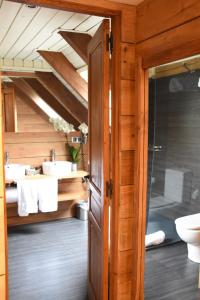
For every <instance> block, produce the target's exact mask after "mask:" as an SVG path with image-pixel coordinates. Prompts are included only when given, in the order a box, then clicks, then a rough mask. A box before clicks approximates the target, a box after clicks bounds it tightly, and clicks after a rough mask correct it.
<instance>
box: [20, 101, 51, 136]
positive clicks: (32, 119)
mask: <svg viewBox="0 0 200 300" xmlns="http://www.w3.org/2000/svg"><path fill="white" fill-rule="evenodd" d="M29 101H30V100H29ZM16 107H17V132H53V131H54V128H53V126H52V124H50V123H49V121H48V116H46V118H45V117H44V116H43V115H42V114H39V113H38V112H37V111H35V110H34V109H33V108H32V107H31V105H30V104H28V101H26V102H25V101H24V100H23V99H22V98H20V97H19V96H18V95H16Z"/></svg>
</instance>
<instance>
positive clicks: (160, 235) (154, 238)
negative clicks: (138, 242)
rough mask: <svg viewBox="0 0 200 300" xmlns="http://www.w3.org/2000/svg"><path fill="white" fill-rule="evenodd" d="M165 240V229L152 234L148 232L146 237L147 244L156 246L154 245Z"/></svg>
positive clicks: (147, 245)
mask: <svg viewBox="0 0 200 300" xmlns="http://www.w3.org/2000/svg"><path fill="white" fill-rule="evenodd" d="M164 240H165V233H164V231H162V230H160V231H156V232H154V233H152V234H147V235H146V237H145V246H146V247H149V246H154V245H160V244H162V243H163V242H164Z"/></svg>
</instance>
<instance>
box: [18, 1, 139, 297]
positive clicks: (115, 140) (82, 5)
mask: <svg viewBox="0 0 200 300" xmlns="http://www.w3.org/2000/svg"><path fill="white" fill-rule="evenodd" d="M18 2H21V3H27V4H28V3H30V4H36V5H41V6H45V7H51V8H57V9H63V10H68V11H76V12H80V13H86V14H95V15H100V16H107V17H110V16H115V17H114V18H112V22H113V23H112V30H113V32H114V43H115V47H116V48H114V49H113V65H112V71H111V72H112V94H113V104H114V106H113V128H112V133H113V137H112V149H111V151H112V164H113V170H112V178H113V184H114V194H113V198H112V207H113V208H114V209H115V211H114V212H113V211H112V219H113V220H112V224H114V225H113V226H112V227H111V245H112V246H111V252H110V260H111V263H110V268H111V270H112V273H111V283H110V291H111V292H110V294H111V296H110V299H111V300H121V299H126V300H132V299H136V298H135V286H136V282H135V281H136V278H133V277H132V275H130V274H128V273H125V274H124V273H123V272H124V271H126V272H127V270H128V271H129V270H133V269H134V264H133V263H132V262H133V261H134V257H135V256H136V255H138V257H140V253H134V251H132V250H130V251H128V252H127V251H123V253H122V252H120V253H119V251H118V236H119V220H118V219H119V207H118V205H119V200H120V185H119V178H120V172H121V170H120V168H119V154H120V149H119V136H118V133H119V122H118V121H119V111H120V110H119V103H120V97H121V95H120V93H121V88H120V72H121V62H122V60H123V58H122V57H121V50H120V47H121V45H120V42H123V43H129V44H134V43H135V41H136V40H135V21H136V19H135V17H136V9H135V7H134V6H130V5H123V4H119V3H114V2H111V1H107V0H69V1H68V0H56V1H55V0H19V1H18ZM131 80H132V79H131ZM128 87H129V88H128V89H127V91H128V92H130V94H131V93H133V92H134V91H133V85H128ZM123 98H124V96H123ZM124 99H125V98H124ZM132 152H133V153H134V150H132ZM130 164H131V167H132V168H133V170H134V171H133V172H135V168H134V165H133V161H130ZM136 213H137V212H136ZM134 228H136V225H135V226H134V227H133V229H134ZM112 239H113V241H112ZM137 247H138V245H137V243H136V244H135V249H137ZM127 278H128V281H127ZM129 279H130V280H129ZM126 287H128V291H131V293H129V295H130V296H129V298H123V294H122V292H121V290H123V291H124V290H126ZM105 299H107V297H106V298H105ZM105 299H102V300H105ZM98 300H99V299H98Z"/></svg>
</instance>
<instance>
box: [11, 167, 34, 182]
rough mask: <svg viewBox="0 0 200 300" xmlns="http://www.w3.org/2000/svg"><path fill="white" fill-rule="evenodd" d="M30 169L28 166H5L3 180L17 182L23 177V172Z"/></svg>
mask: <svg viewBox="0 0 200 300" xmlns="http://www.w3.org/2000/svg"><path fill="white" fill-rule="evenodd" d="M28 168H30V166H29V165H21V164H7V165H5V179H6V180H14V181H16V180H18V179H20V178H23V177H24V176H25V170H26V169H28Z"/></svg>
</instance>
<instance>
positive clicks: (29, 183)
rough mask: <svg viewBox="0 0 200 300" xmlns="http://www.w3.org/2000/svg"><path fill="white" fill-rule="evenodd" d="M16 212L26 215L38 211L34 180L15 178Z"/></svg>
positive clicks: (35, 182)
mask: <svg viewBox="0 0 200 300" xmlns="http://www.w3.org/2000/svg"><path fill="white" fill-rule="evenodd" d="M17 193H18V214H19V216H20V217H26V216H28V215H29V214H30V213H37V212H38V190H37V181H36V180H26V179H19V180H17Z"/></svg>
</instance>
